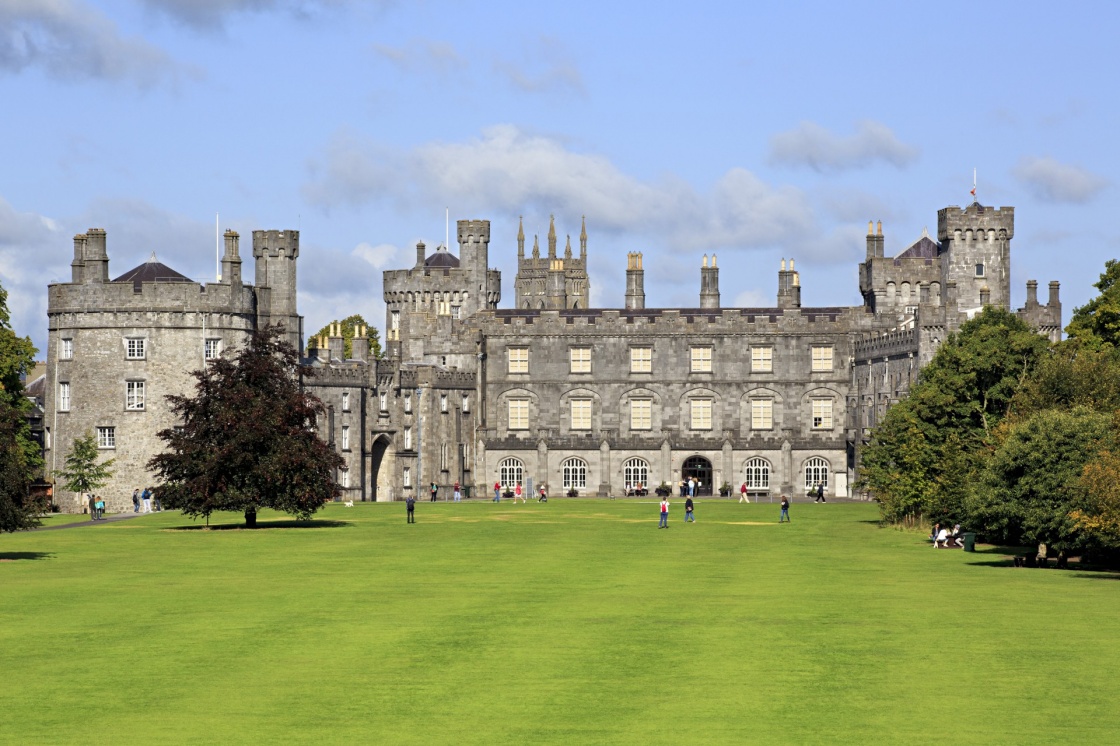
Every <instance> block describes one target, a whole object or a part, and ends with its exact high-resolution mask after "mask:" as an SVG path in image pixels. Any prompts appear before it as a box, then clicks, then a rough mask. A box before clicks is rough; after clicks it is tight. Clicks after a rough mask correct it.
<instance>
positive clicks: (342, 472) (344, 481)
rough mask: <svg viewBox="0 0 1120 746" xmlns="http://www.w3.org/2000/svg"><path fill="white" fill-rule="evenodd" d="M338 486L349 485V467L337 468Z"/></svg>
mask: <svg viewBox="0 0 1120 746" xmlns="http://www.w3.org/2000/svg"><path fill="white" fill-rule="evenodd" d="M338 486H339V487H349V486H350V470H349V469H339V470H338Z"/></svg>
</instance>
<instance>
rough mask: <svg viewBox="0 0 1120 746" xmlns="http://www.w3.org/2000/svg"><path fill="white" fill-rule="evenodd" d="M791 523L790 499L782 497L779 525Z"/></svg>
mask: <svg viewBox="0 0 1120 746" xmlns="http://www.w3.org/2000/svg"><path fill="white" fill-rule="evenodd" d="M789 522H790V520H789V498H788V497H786V496H785V495H782V512H781V513H780V514H779V515H778V523H789Z"/></svg>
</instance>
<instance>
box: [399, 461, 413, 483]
mask: <svg viewBox="0 0 1120 746" xmlns="http://www.w3.org/2000/svg"><path fill="white" fill-rule="evenodd" d="M401 484H402V485H403V486H405V487H411V486H412V469H411V468H409V467H407V466H406V467H404V470H403V471H402V472H401Z"/></svg>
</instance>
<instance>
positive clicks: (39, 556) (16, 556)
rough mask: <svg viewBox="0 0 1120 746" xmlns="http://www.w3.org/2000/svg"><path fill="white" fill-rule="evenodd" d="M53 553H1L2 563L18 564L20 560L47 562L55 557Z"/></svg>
mask: <svg viewBox="0 0 1120 746" xmlns="http://www.w3.org/2000/svg"><path fill="white" fill-rule="evenodd" d="M53 556H54V554H53V553H52V552H0V562H18V561H19V560H45V559H50V558H51V557H53Z"/></svg>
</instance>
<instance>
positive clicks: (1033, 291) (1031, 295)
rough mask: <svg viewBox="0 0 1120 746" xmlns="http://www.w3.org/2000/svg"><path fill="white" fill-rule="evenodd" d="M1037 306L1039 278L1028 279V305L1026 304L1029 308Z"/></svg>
mask: <svg viewBox="0 0 1120 746" xmlns="http://www.w3.org/2000/svg"><path fill="white" fill-rule="evenodd" d="M1037 307H1038V281H1037V280H1027V305H1026V308H1027V309H1028V310H1029V309H1031V308H1037Z"/></svg>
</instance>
